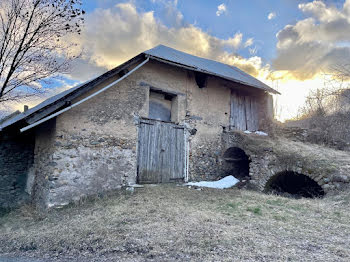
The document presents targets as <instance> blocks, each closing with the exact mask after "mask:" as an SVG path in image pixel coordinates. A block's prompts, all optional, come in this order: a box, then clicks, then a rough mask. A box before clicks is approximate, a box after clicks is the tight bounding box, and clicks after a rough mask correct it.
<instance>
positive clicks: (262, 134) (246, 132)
mask: <svg viewBox="0 0 350 262" xmlns="http://www.w3.org/2000/svg"><path fill="white" fill-rule="evenodd" d="M244 133H245V134H252V133H254V134H256V135H259V136H268V134H267V133H265V132H262V131H255V132H252V131H249V130H246V131H244Z"/></svg>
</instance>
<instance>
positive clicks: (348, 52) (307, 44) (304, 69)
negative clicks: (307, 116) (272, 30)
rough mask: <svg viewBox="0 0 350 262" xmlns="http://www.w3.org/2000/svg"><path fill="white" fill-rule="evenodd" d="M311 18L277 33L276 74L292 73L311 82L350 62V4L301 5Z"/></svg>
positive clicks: (316, 2) (349, 0)
mask: <svg viewBox="0 0 350 262" xmlns="http://www.w3.org/2000/svg"><path fill="white" fill-rule="evenodd" d="M298 7H299V9H300V10H301V11H302V12H304V13H305V14H306V15H309V17H308V18H306V19H303V20H301V21H298V22H297V23H296V24H294V25H287V26H285V27H284V29H282V30H281V31H279V32H278V33H277V40H278V43H277V57H276V58H275V59H274V61H273V68H274V69H276V70H288V74H291V75H293V76H294V77H295V78H297V79H301V80H303V79H310V78H312V77H314V76H315V75H317V74H318V73H320V72H321V71H328V70H329V68H330V67H332V66H333V65H337V64H342V63H347V62H346V61H349V59H350V0H346V1H345V3H344V5H343V8H341V9H337V8H336V7H334V6H327V5H326V4H325V3H323V2H321V1H313V2H310V3H306V4H299V6H298Z"/></svg>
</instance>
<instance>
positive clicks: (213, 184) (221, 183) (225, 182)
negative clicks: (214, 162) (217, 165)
mask: <svg viewBox="0 0 350 262" xmlns="http://www.w3.org/2000/svg"><path fill="white" fill-rule="evenodd" d="M238 182H239V180H238V179H237V178H235V177H234V176H226V177H224V178H222V179H220V180H218V181H200V182H188V183H186V184H185V185H187V186H198V187H209V188H217V189H225V188H230V187H233V186H234V185H236V184H237V183H238Z"/></svg>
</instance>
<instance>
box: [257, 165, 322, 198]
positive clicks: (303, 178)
mask: <svg viewBox="0 0 350 262" xmlns="http://www.w3.org/2000/svg"><path fill="white" fill-rule="evenodd" d="M264 191H265V192H267V193H275V194H278V195H284V196H292V197H296V198H300V197H307V198H314V197H323V196H324V195H325V192H324V190H323V188H322V187H321V186H320V185H319V184H318V183H317V182H316V181H315V180H314V179H312V178H311V177H309V176H307V175H305V174H302V173H298V172H294V171H290V170H285V171H282V172H278V173H276V174H275V175H273V176H271V177H270V178H269V179H268V181H267V182H266V184H265V187H264Z"/></svg>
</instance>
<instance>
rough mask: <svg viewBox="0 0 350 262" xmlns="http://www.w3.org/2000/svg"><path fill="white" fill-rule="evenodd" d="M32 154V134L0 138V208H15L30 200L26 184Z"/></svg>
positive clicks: (4, 135) (31, 162)
mask: <svg viewBox="0 0 350 262" xmlns="http://www.w3.org/2000/svg"><path fill="white" fill-rule="evenodd" d="M33 154H34V136H33V134H32V133H27V134H22V135H18V136H10V135H6V134H3V135H2V136H1V137H0V208H12V207H16V206H18V205H20V204H23V203H25V202H27V201H28V200H29V199H30V198H29V194H28V192H26V183H27V178H28V173H29V172H30V170H31V167H32V165H33Z"/></svg>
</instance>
